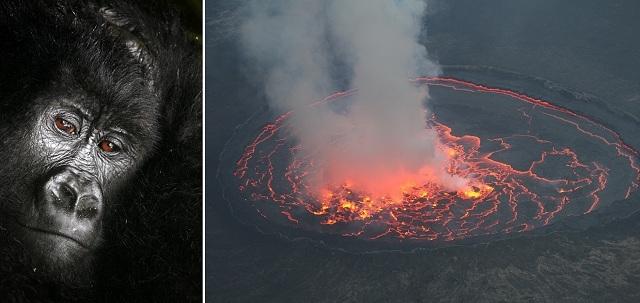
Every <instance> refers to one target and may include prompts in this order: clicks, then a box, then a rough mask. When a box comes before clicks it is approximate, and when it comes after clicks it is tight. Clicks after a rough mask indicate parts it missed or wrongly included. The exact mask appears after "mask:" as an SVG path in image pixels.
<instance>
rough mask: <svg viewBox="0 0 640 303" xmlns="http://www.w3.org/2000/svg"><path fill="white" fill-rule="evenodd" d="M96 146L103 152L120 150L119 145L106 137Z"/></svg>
mask: <svg viewBox="0 0 640 303" xmlns="http://www.w3.org/2000/svg"><path fill="white" fill-rule="evenodd" d="M98 147H99V148H100V149H101V150H102V151H103V152H105V153H116V152H118V151H119V150H120V146H118V145H117V144H115V143H113V142H111V141H109V140H107V139H102V141H100V143H98Z"/></svg>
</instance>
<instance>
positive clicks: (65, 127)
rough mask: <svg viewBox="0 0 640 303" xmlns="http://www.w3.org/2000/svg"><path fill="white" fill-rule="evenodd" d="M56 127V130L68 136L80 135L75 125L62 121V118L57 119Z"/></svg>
mask: <svg viewBox="0 0 640 303" xmlns="http://www.w3.org/2000/svg"><path fill="white" fill-rule="evenodd" d="M54 123H55V125H56V128H57V129H59V130H60V131H62V132H64V133H66V134H68V135H75V134H77V133H78V130H77V128H76V126H75V125H73V123H71V122H69V121H67V120H65V119H62V118H61V117H56V119H55V122H54Z"/></svg>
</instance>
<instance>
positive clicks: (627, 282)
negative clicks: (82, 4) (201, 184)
mask: <svg viewBox="0 0 640 303" xmlns="http://www.w3.org/2000/svg"><path fill="white" fill-rule="evenodd" d="M235 5H236V2H235V1H231V2H229V1H216V2H211V3H209V2H208V3H207V4H206V11H205V14H206V18H205V22H206V23H205V28H206V35H207V36H206V42H205V52H206V66H205V68H206V76H205V81H206V93H205V97H206V123H207V125H206V159H207V160H206V198H205V203H206V204H205V205H206V214H205V215H206V234H205V236H206V253H205V258H206V273H205V276H206V296H207V301H208V302H433V301H444V302H467V301H470V302H484V301H488V302H514V301H517V302H549V301H554V302H555V301H567V302H585V301H589V302H604V301H616V302H623V301H624V302H638V301H640V288H638V285H640V237H639V236H638V230H640V229H639V228H640V215H630V216H629V217H628V218H627V219H623V220H619V221H616V222H613V223H608V224H605V225H599V226H595V227H591V228H589V229H587V230H584V231H577V232H576V231H572V232H555V233H551V234H548V235H544V236H536V237H532V236H526V235H525V236H522V237H519V238H516V239H511V240H504V241H496V242H493V243H490V244H482V245H476V246H464V247H450V248H444V249H439V250H435V251H422V252H416V253H404V254H403V253H377V254H348V253H342V252H338V251H333V250H328V249H325V248H318V247H315V246H313V245H312V244H310V243H306V242H284V241H282V240H280V239H278V238H276V237H273V236H267V235H262V234H260V233H258V232H257V231H255V229H253V228H251V227H247V226H243V225H240V224H239V223H237V222H236V220H234V219H233V217H232V216H231V215H230V212H229V210H228V208H227V202H226V201H224V200H223V199H222V198H221V192H220V186H219V183H218V181H217V180H216V170H217V167H218V161H217V159H218V156H219V153H220V151H221V148H222V146H223V145H224V143H225V142H226V141H227V140H228V139H229V138H230V136H231V132H232V131H233V129H234V127H235V126H236V125H237V124H239V123H241V122H243V121H245V120H246V119H247V118H248V117H249V116H250V114H252V113H253V112H254V111H255V109H257V108H258V107H259V106H260V105H262V104H264V103H265V102H266V101H265V99H264V97H263V96H262V94H261V93H260V90H259V84H256V83H252V82H251V81H250V79H248V78H247V76H246V73H245V71H246V68H245V67H246V66H245V65H244V64H245V63H244V62H243V60H242V57H241V54H240V53H239V51H238V49H237V45H236V41H237V39H236V37H235V30H236V25H237V24H238V18H237V13H236V11H235V7H234V6H235ZM425 26H426V28H427V35H426V38H425V39H423V40H422V42H423V43H424V44H425V45H426V46H427V49H428V51H429V53H430V55H431V56H432V57H433V58H434V59H436V61H437V62H439V63H440V64H443V65H479V66H491V67H497V68H503V69H507V70H511V71H515V72H518V73H522V74H527V75H531V76H536V77H541V78H545V79H549V80H551V81H553V82H555V83H560V84H562V85H563V86H565V87H569V88H571V89H572V90H575V91H579V92H585V93H588V94H592V95H594V96H596V97H598V98H600V99H602V100H605V102H607V105H608V106H610V107H611V108H614V109H616V110H620V111H624V112H625V113H626V114H627V116H628V118H629V119H630V120H631V121H632V124H633V125H635V126H636V127H628V126H627V127H624V128H622V127H617V125H618V124H617V122H616V121H605V123H606V124H607V125H609V126H611V127H612V128H614V129H615V130H617V131H618V132H620V133H621V135H622V137H623V139H625V140H626V141H627V142H628V143H630V144H631V145H633V146H634V147H636V148H638V147H640V138H639V137H638V136H637V133H638V127H640V123H638V121H639V119H638V117H640V106H639V105H638V103H640V80H639V79H640V77H639V76H640V74H639V72H638V71H639V70H640V40H639V39H638V35H637V33H638V30H639V29H640V2H637V1H633V0H626V1H623V0H610V1H595V0H588V1H578V0H574V1H555V0H538V1H531V0H502V1H481V0H457V1H452V0H436V1H431V2H430V7H429V13H428V16H427V17H426V19H425ZM636 202H640V201H629V203H636Z"/></svg>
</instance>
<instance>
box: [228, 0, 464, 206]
mask: <svg viewBox="0 0 640 303" xmlns="http://www.w3.org/2000/svg"><path fill="white" fill-rule="evenodd" d="M267 2H268V3H267ZM425 9H426V3H425V2H424V1H419V0H395V1H391V0H353V1H339V0H335V1H313V0H303V1H299V0H296V1H293V0H292V1H255V2H252V3H250V4H249V5H248V7H247V12H246V20H245V21H244V23H243V25H242V27H241V41H240V43H241V44H242V46H243V50H244V51H245V54H246V56H247V58H248V59H249V63H250V66H252V68H254V70H252V72H254V73H253V74H256V75H263V76H264V79H261V80H263V81H264V84H265V91H266V95H267V97H268V98H269V100H270V104H271V106H272V107H274V108H275V109H276V110H279V111H289V110H293V109H295V110H296V115H295V118H294V119H293V123H292V124H291V131H292V132H294V134H295V136H296V138H297V139H298V141H299V142H300V143H301V146H303V148H304V150H303V151H301V153H305V154H311V155H312V156H313V161H314V163H317V164H319V165H321V166H322V167H323V170H322V172H321V173H318V174H316V175H314V176H310V177H309V178H311V180H310V182H311V183H312V184H313V186H314V187H315V188H317V189H318V190H321V189H322V188H327V187H331V186H341V185H345V184H347V185H348V186H351V187H353V189H354V190H360V191H363V192H366V193H369V194H370V195H371V196H372V197H374V198H376V199H377V198H382V197H386V198H391V200H397V199H399V198H400V197H401V194H402V191H403V189H405V188H407V187H410V186H413V185H419V184H422V183H424V182H435V183H438V184H440V185H442V186H443V188H445V189H447V190H457V189H459V188H461V187H463V186H465V185H466V184H465V183H466V182H465V181H464V180H462V179H460V178H458V177H455V176H451V175H450V174H448V173H447V172H446V160H447V156H446V153H445V152H444V151H443V150H442V149H441V148H440V144H439V142H438V137H437V135H436V133H435V132H434V131H432V130H430V129H426V124H425V115H427V114H428V113H427V110H426V108H425V107H424V102H425V100H426V98H428V92H427V91H426V88H424V87H416V86H414V85H412V84H411V83H410V82H409V81H408V79H409V78H410V77H412V76H417V75H427V76H434V75H437V74H438V73H439V68H438V66H437V65H436V64H434V63H433V62H431V61H429V60H428V59H427V51H426V49H425V47H424V46H423V45H421V44H419V43H418V42H417V38H418V36H419V34H420V32H421V30H422V27H421V24H422V19H423V16H424V12H425ZM345 88H357V89H358V94H356V95H355V97H354V98H355V100H353V102H352V103H351V106H350V107H349V108H348V109H347V110H338V111H336V110H332V109H331V108H323V109H320V110H319V109H315V108H314V109H313V111H311V110H306V111H305V106H306V105H308V104H309V103H311V102H313V101H315V100H318V99H321V98H322V97H324V96H327V95H328V94H330V93H332V92H335V91H337V90H344V89H345ZM336 140H339V142H340V143H339V144H336V143H335V142H336Z"/></svg>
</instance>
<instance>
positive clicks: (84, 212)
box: [76, 207, 98, 219]
mask: <svg viewBox="0 0 640 303" xmlns="http://www.w3.org/2000/svg"><path fill="white" fill-rule="evenodd" d="M97 215H98V208H97V207H87V208H83V209H78V210H77V211H76V216H77V217H78V218H80V219H92V218H95V217H96V216H97Z"/></svg>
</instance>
